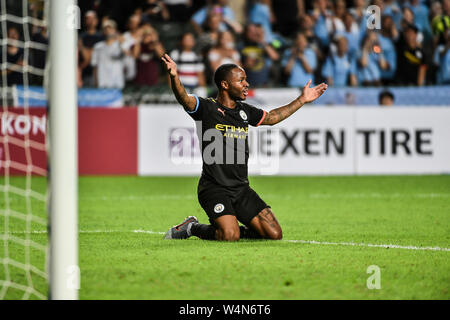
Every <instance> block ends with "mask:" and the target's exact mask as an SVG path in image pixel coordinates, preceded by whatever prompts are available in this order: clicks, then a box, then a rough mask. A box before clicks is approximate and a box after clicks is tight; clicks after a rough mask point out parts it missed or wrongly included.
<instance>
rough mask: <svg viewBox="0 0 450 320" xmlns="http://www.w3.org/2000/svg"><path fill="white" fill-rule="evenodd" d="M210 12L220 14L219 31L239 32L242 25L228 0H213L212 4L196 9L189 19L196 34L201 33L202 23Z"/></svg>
mask: <svg viewBox="0 0 450 320" xmlns="http://www.w3.org/2000/svg"><path fill="white" fill-rule="evenodd" d="M211 12H213V13H218V14H220V15H221V16H222V22H221V23H220V31H222V32H223V31H228V30H230V31H233V32H234V33H241V32H242V26H241V25H240V24H239V23H238V22H237V21H236V19H235V16H234V12H233V10H232V9H231V8H230V6H229V5H228V0H214V1H213V4H212V5H209V6H205V7H203V8H201V9H200V10H198V11H197V12H196V13H194V15H193V16H192V19H191V24H192V25H193V27H194V29H195V31H196V32H197V34H201V33H202V31H203V30H202V27H201V26H202V25H203V23H204V22H205V21H206V19H207V17H208V14H210V13H211Z"/></svg>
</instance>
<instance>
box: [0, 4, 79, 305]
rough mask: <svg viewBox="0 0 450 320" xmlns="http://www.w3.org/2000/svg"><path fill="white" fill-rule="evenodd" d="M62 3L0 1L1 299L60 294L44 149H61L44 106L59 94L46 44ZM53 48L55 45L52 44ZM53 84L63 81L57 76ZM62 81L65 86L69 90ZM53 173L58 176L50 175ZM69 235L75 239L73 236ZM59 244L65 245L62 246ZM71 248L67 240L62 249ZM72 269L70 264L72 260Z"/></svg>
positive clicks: (48, 157) (51, 161) (47, 155)
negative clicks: (55, 14) (55, 7)
mask: <svg viewBox="0 0 450 320" xmlns="http://www.w3.org/2000/svg"><path fill="white" fill-rule="evenodd" d="M60 1H61V2H64V4H67V3H68V1H66V0H58V1H53V2H52V1H49V0H0V24H1V25H0V30H1V31H0V40H1V47H0V63H1V67H0V70H1V77H0V86H1V101H0V103H1V107H0V300H2V299H47V298H49V297H51V296H52V295H54V298H61V297H62V298H64V295H60V294H59V293H58V294H54V293H52V291H53V292H59V291H58V289H55V287H54V286H52V274H56V275H57V276H59V277H60V280H58V281H59V282H62V280H61V279H62V278H61V276H60V275H61V272H60V271H59V270H58V269H57V268H55V265H58V263H56V264H55V261H56V260H55V256H57V253H55V251H56V252H58V251H61V249H59V248H56V249H55V246H54V245H52V243H54V242H55V241H56V238H55V236H54V234H55V233H56V234H58V232H55V230H57V231H58V230H59V226H58V225H57V223H61V222H60V221H59V220H60V219H59V218H58V217H57V216H53V214H52V209H51V208H52V207H57V206H55V205H54V203H55V194H54V192H50V190H51V188H50V184H51V185H56V183H54V181H53V180H52V179H50V180H48V178H49V177H52V176H56V175H57V172H58V170H61V169H60V168H59V164H58V163H57V162H55V161H54V157H53V156H52V155H51V152H50V150H49V149H50V147H49V146H51V148H52V149H54V150H55V151H58V150H59V147H58V143H54V141H53V140H52V138H51V134H49V132H52V130H53V131H56V129H52V124H51V121H48V120H49V118H50V114H51V112H50V111H49V110H50V107H49V103H48V102H47V101H51V102H52V105H54V107H55V108H56V107H59V105H57V104H58V101H55V103H53V100H52V97H53V96H52V95H51V94H50V93H49V92H52V90H58V89H59V88H52V83H54V82H55V79H53V80H51V77H52V76H51V74H54V73H55V72H52V73H51V72H50V61H51V59H50V58H49V56H50V53H51V48H50V46H49V43H51V42H52V41H53V37H52V39H50V33H51V31H52V30H50V29H51V28H50V21H51V20H52V19H50V18H51V17H52V16H53V14H52V11H53V9H52V6H54V3H58V5H59V4H60ZM69 3H70V1H69ZM72 3H73V2H72ZM58 10H60V12H62V10H61V8H59V9H58ZM63 15H64V14H63ZM69 38H70V35H69ZM50 40H52V41H50ZM54 43H55V45H58V41H57V40H55V41H54ZM61 54H64V52H62V53H61ZM69 58H71V57H70V55H69ZM58 63H60V62H57V65H56V67H58ZM59 80H60V82H62V78H61V77H60V79H59ZM69 80H70V77H69ZM66 81H68V80H66ZM68 82H69V83H68V85H69V86H71V84H72V83H74V82H72V83H71V81H68ZM47 89H50V90H47ZM73 91H75V87H74V88H73ZM69 101H70V95H69ZM68 104H69V105H70V102H69V103H68ZM69 115H70V114H69ZM75 119H76V117H75ZM72 121H73V120H72ZM54 122H56V121H54ZM63 122H64V121H63ZM62 125H64V123H63V124H62ZM58 130H61V129H58ZM69 130H70V126H69ZM55 134H56V133H55V132H54V135H55ZM69 142H70V141H69ZM71 146H73V144H71ZM52 152H53V150H52ZM71 163H72V162H71V161H69V164H71ZM53 167H56V169H57V170H56V172H55V173H54V174H52V171H53V169H52V168H53ZM48 168H49V169H48ZM61 178H65V176H64V175H62V177H61ZM56 187H58V185H56ZM63 190H64V188H62V192H64V191H63ZM68 203H69V205H70V204H72V202H71V201H68ZM75 207H76V205H75ZM48 208H50V209H48ZM75 210H76V208H75ZM69 211H70V210H69ZM72 211H73V210H72ZM49 221H52V223H51V224H50V223H49ZM54 221H56V222H57V223H54ZM71 222H72V220H70V219H69V221H68V223H71ZM72 229H73V228H72ZM62 232H64V230H62ZM69 234H70V235H71V236H73V232H69ZM60 242H62V245H65V244H66V241H65V240H64V239H60ZM72 248H73V245H72V244H71V243H70V241H69V245H68V248H67V249H68V250H69V251H70V250H71V249H72ZM72 255H73V254H72ZM66 260H67V259H66ZM73 265H76V261H75V260H73V259H72V262H71V264H70V266H71V267H73ZM68 266H69V265H68ZM58 268H59V267H58ZM67 269H68V268H67ZM68 276H70V275H68ZM54 282H56V281H54ZM64 285H65V286H66V287H67V284H64ZM60 286H61V284H60ZM69 289H70V288H69ZM65 297H66V298H68V299H70V298H76V296H74V295H72V296H65Z"/></svg>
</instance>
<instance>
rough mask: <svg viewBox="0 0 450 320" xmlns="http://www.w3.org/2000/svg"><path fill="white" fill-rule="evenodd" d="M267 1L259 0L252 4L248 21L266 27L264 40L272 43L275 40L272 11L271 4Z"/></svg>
mask: <svg viewBox="0 0 450 320" xmlns="http://www.w3.org/2000/svg"><path fill="white" fill-rule="evenodd" d="M265 2H266V1H262V0H257V1H255V2H254V3H253V4H252V6H251V8H250V12H249V14H248V22H249V23H252V24H259V25H261V26H262V27H263V28H264V34H265V39H264V41H265V42H267V43H270V42H272V40H273V35H272V23H271V13H270V8H269V6H268V5H267V3H265Z"/></svg>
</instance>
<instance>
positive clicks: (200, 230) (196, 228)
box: [190, 222, 216, 240]
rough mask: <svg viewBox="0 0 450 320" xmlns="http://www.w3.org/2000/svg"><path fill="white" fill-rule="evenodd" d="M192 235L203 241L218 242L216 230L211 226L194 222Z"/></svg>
mask: <svg viewBox="0 0 450 320" xmlns="http://www.w3.org/2000/svg"><path fill="white" fill-rule="evenodd" d="M190 233H191V235H193V236H196V237H199V238H200V239H203V240H216V228H215V227H214V226H212V225H210V224H201V223H195V222H193V223H192V226H191V230H190Z"/></svg>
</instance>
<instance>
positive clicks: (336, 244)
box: [282, 240, 450, 251]
mask: <svg viewBox="0 0 450 320" xmlns="http://www.w3.org/2000/svg"><path fill="white" fill-rule="evenodd" d="M282 241H285V242H291V243H304V244H319V245H333V246H355V247H373V248H386V249H390V248H392V249H406V250H427V251H428V250H431V251H450V248H441V247H416V246H399V245H397V244H371V243H353V242H327V241H314V240H282Z"/></svg>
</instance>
